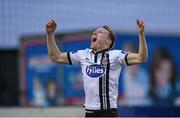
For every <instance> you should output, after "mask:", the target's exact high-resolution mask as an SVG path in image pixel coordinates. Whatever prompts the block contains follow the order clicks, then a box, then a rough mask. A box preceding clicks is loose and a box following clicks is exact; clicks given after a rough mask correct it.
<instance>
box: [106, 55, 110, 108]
mask: <svg viewBox="0 0 180 118" xmlns="http://www.w3.org/2000/svg"><path fill="white" fill-rule="evenodd" d="M106 59H107V68H106V101H107V109H110V100H109V69H110V62H109V54H106Z"/></svg>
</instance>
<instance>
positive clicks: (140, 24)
mask: <svg viewBox="0 0 180 118" xmlns="http://www.w3.org/2000/svg"><path fill="white" fill-rule="evenodd" d="M136 22H137V30H138V32H139V33H140V34H142V33H144V21H143V20H138V19H137V20H136Z"/></svg>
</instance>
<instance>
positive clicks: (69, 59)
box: [67, 52, 72, 65]
mask: <svg viewBox="0 0 180 118" xmlns="http://www.w3.org/2000/svg"><path fill="white" fill-rule="evenodd" d="M67 58H68V61H69V64H70V65H72V61H71V57H70V53H69V52H67Z"/></svg>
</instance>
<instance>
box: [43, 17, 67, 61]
mask: <svg viewBox="0 0 180 118" xmlns="http://www.w3.org/2000/svg"><path fill="white" fill-rule="evenodd" d="M56 27H57V24H56V22H55V21H54V20H51V21H49V22H48V23H47V25H46V32H47V48H48V55H49V58H50V59H51V61H52V62H55V63H64V64H68V63H69V60H68V54H67V53H66V52H61V51H60V50H59V49H58V46H57V44H56V41H55V36H54V31H55V29H56Z"/></svg>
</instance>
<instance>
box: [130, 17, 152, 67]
mask: <svg viewBox="0 0 180 118" xmlns="http://www.w3.org/2000/svg"><path fill="white" fill-rule="evenodd" d="M137 27H138V28H137V29H138V34H139V51H138V53H129V54H128V55H127V63H128V64H129V65H133V64H141V63H145V62H146V61H147V59H148V49H147V44H146V39H145V33H144V21H143V20H137Z"/></svg>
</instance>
